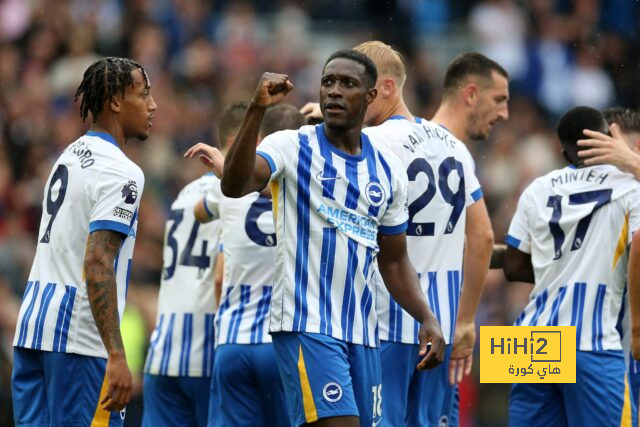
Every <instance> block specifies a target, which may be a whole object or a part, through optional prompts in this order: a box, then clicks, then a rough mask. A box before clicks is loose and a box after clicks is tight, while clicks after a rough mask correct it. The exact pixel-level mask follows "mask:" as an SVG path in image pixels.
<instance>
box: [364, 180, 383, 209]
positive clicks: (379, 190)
mask: <svg viewBox="0 0 640 427" xmlns="http://www.w3.org/2000/svg"><path fill="white" fill-rule="evenodd" d="M364 194H365V195H366V197H367V200H368V201H369V203H370V204H371V205H372V206H381V205H382V204H383V203H384V200H385V198H386V195H387V194H386V192H385V191H384V187H383V186H382V185H380V183H379V182H375V181H372V182H370V183H368V184H367V186H366V187H365V189H364Z"/></svg>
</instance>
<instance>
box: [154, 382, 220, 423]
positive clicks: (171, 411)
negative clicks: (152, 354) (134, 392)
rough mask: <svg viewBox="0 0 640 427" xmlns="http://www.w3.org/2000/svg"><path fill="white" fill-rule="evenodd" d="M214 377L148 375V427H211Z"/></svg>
mask: <svg viewBox="0 0 640 427" xmlns="http://www.w3.org/2000/svg"><path fill="white" fill-rule="evenodd" d="M210 385H211V377H169V376H166V375H151V374H144V389H143V399H144V415H143V417H142V425H143V426H144V427H155V426H176V427H181V426H194V427H196V426H197V427H204V426H206V425H207V415H208V412H209V387H210Z"/></svg>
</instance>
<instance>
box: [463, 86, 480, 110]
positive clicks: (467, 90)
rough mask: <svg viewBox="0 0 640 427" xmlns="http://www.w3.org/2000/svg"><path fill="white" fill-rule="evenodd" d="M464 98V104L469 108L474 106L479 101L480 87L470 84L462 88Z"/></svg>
mask: <svg viewBox="0 0 640 427" xmlns="http://www.w3.org/2000/svg"><path fill="white" fill-rule="evenodd" d="M462 98H463V99H464V103H465V104H466V105H468V106H473V105H475V104H476V102H477V100H478V85H477V84H475V83H469V84H468V85H466V86H464V87H463V88H462Z"/></svg>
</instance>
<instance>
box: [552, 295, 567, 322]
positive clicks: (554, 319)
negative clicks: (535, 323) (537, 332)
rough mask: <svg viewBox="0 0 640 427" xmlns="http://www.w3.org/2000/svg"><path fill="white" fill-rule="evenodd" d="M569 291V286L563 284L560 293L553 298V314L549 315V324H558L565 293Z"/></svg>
mask: <svg viewBox="0 0 640 427" xmlns="http://www.w3.org/2000/svg"><path fill="white" fill-rule="evenodd" d="M566 293H567V287H566V286H561V287H560V288H558V294H557V295H556V298H555V299H554V300H553V305H552V307H551V315H550V316H549V322H547V326H558V314H559V311H560V305H561V304H562V300H563V299H564V296H565V294H566Z"/></svg>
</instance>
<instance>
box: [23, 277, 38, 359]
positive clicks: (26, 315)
mask: <svg viewBox="0 0 640 427" xmlns="http://www.w3.org/2000/svg"><path fill="white" fill-rule="evenodd" d="M34 283H35V287H34ZM39 287H40V282H37V281H36V282H33V281H29V282H27V289H25V291H24V296H23V297H22V299H23V300H25V299H27V295H29V291H31V289H32V288H33V289H34V291H33V293H34V294H33V296H32V297H31V302H30V303H29V305H28V306H27V309H26V310H25V312H24V315H23V316H22V321H21V322H20V334H18V346H21V345H24V343H23V340H24V339H26V335H27V329H28V324H29V317H30V316H31V314H30V311H31V310H32V309H33V305H34V304H35V303H36V297H37V295H38V288H39Z"/></svg>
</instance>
